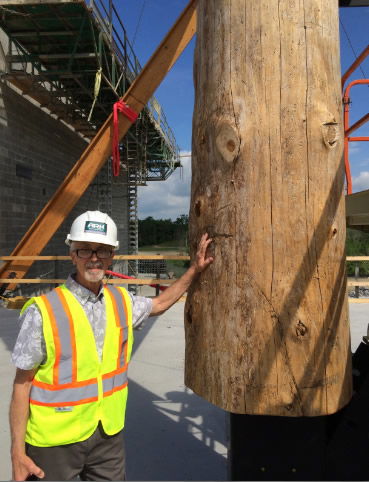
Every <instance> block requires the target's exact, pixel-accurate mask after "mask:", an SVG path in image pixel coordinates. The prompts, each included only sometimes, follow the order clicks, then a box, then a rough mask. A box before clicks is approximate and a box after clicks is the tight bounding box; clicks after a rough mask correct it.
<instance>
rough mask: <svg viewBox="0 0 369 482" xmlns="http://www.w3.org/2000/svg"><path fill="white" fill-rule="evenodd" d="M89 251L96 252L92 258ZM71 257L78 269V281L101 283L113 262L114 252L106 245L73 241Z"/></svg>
mask: <svg viewBox="0 0 369 482" xmlns="http://www.w3.org/2000/svg"><path fill="white" fill-rule="evenodd" d="M89 250H92V251H96V252H93V253H92V254H91V256H90V253H89ZM70 255H71V258H72V262H73V264H74V265H75V266H76V268H77V281H80V282H81V281H85V282H88V283H100V281H101V280H102V279H103V277H104V274H105V271H106V270H107V269H108V267H109V265H110V264H111V262H112V260H113V257H114V251H113V248H112V246H108V245H106V244H100V243H88V242H85V241H73V242H72V245H71V251H70ZM88 256H89V257H88ZM106 256H108V257H106Z"/></svg>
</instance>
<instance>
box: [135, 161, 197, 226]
mask: <svg viewBox="0 0 369 482" xmlns="http://www.w3.org/2000/svg"><path fill="white" fill-rule="evenodd" d="M180 155H181V163H182V165H183V168H182V169H176V170H175V171H174V173H173V174H172V175H171V176H170V177H169V178H168V179H167V180H166V181H152V182H148V183H147V186H144V187H139V188H138V217H139V218H140V219H145V218H147V217H148V216H152V217H153V218H155V219H168V218H170V219H172V220H175V219H177V217H178V216H180V215H181V214H188V211H189V209H190V195H191V152H188V151H182V152H181V153H180Z"/></svg>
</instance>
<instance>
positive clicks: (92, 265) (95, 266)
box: [86, 262, 104, 269]
mask: <svg viewBox="0 0 369 482" xmlns="http://www.w3.org/2000/svg"><path fill="white" fill-rule="evenodd" d="M86 268H87V269H89V268H92V269H104V265H103V264H102V263H101V262H97V263H86Z"/></svg>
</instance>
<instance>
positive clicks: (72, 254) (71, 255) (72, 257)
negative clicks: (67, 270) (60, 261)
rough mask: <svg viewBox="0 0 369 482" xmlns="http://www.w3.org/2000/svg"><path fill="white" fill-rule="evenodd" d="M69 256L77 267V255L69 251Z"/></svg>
mask: <svg viewBox="0 0 369 482" xmlns="http://www.w3.org/2000/svg"><path fill="white" fill-rule="evenodd" d="M69 255H70V257H71V259H72V263H73V264H74V266H76V253H75V252H74V251H69Z"/></svg>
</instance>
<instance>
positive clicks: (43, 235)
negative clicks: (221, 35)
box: [0, 0, 196, 289]
mask: <svg viewBox="0 0 369 482" xmlns="http://www.w3.org/2000/svg"><path fill="white" fill-rule="evenodd" d="M195 31H196V0H191V1H190V2H189V3H188V5H187V7H186V8H185V9H184V11H183V13H182V14H181V16H180V17H179V18H178V20H177V21H176V23H175V24H174V26H173V27H172V29H171V30H170V31H169V33H168V34H167V36H166V37H165V38H164V40H163V41H162V42H161V44H160V45H159V47H158V49H157V50H156V52H155V53H154V54H153V56H152V57H151V58H150V60H149V61H148V62H147V64H146V65H145V67H144V68H143V69H142V71H141V73H140V74H139V75H138V77H137V78H136V80H135V81H134V82H133V83H132V85H131V87H130V88H129V89H128V91H127V92H126V94H125V95H124V97H123V101H124V102H126V103H127V104H128V105H129V106H130V107H131V108H132V109H133V110H135V111H136V112H137V113H139V112H141V110H142V109H143V108H144V107H145V105H146V103H147V102H148V101H149V99H150V98H151V97H152V95H153V93H154V92H155V90H156V89H157V87H158V86H159V85H160V83H161V81H162V80H163V78H164V77H165V76H166V74H167V72H168V71H169V70H170V69H171V67H172V66H173V65H174V63H175V62H176V60H177V59H178V57H179V56H180V55H181V53H182V52H183V50H184V49H185V47H186V46H187V44H188V43H189V41H190V40H191V38H192V37H193V35H194V33H195ZM131 125H132V124H131V122H130V121H129V120H128V118H127V117H124V116H121V118H120V122H119V137H120V139H121V138H122V137H123V136H124V135H125V134H126V132H127V131H128V129H129V128H130V126H131ZM112 138H113V122H112V115H110V116H109V117H108V119H107V120H106V121H105V123H104V124H103V126H102V127H101V128H100V130H99V131H98V133H97V134H96V136H95V137H94V138H93V140H92V141H91V143H90V144H89V145H88V147H87V148H86V150H85V151H84V153H83V154H82V156H81V158H80V159H79V160H78V161H77V163H76V164H75V165H74V167H73V168H72V170H71V171H70V172H69V174H68V175H67V177H66V178H65V180H64V181H63V183H62V184H61V185H60V187H59V188H58V190H57V191H56V193H55V194H54V196H53V197H52V199H51V200H50V201H49V202H48V203H47V205H46V206H45V207H44V209H43V210H42V211H41V213H40V214H39V215H38V217H37V218H36V220H35V221H34V223H33V224H32V226H31V227H30V228H29V229H28V231H27V233H26V234H25V235H24V236H23V238H22V239H21V241H20V242H19V244H18V245H17V247H16V248H15V249H14V251H13V252H12V255H38V254H40V252H41V251H42V250H43V248H44V247H45V246H46V245H47V243H48V242H49V240H50V238H51V237H52V236H53V234H54V233H55V231H56V230H57V229H58V228H59V226H60V225H61V224H62V222H63V221H64V220H65V218H66V217H67V216H68V214H69V213H70V211H71V210H72V209H73V207H74V206H75V204H76V203H77V202H78V200H79V199H80V198H81V196H82V194H83V193H84V192H85V191H86V189H87V188H88V186H89V185H90V183H91V182H92V180H93V179H94V178H95V177H96V175H97V174H98V172H99V171H100V169H101V168H102V166H103V165H104V164H105V162H106V159H108V157H109V156H110V155H111V152H112V146H111V144H112ZM31 265H32V261H27V262H26V263H25V262H22V263H21V264H20V263H19V262H18V261H9V262H8V263H6V265H5V266H4V267H3V268H2V269H1V270H0V278H8V277H9V274H10V273H15V275H16V278H23V277H24V275H25V273H26V272H27V270H28V269H29V267H30V266H31ZM13 287H14V285H10V286H9V287H8V288H9V289H12V288H13Z"/></svg>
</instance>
